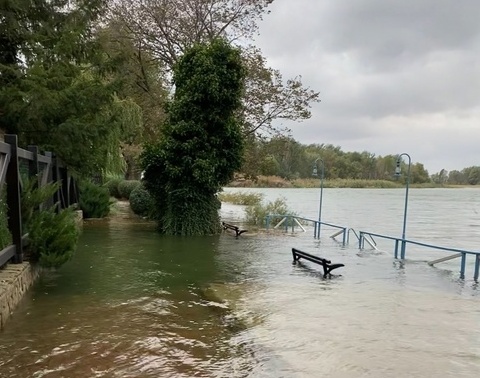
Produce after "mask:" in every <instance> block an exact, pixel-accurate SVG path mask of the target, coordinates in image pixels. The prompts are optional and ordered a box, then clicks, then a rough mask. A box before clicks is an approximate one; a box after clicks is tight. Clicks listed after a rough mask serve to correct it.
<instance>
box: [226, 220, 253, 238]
mask: <svg viewBox="0 0 480 378" xmlns="http://www.w3.org/2000/svg"><path fill="white" fill-rule="evenodd" d="M222 227H223V229H224V230H232V231H235V236H236V237H237V238H238V236H239V235H241V234H243V233H244V232H247V230H241V229H240V228H239V227H237V226H234V225H233V224H228V223H225V222H222Z"/></svg>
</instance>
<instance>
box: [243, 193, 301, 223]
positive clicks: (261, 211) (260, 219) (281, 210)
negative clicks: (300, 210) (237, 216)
mask: <svg viewBox="0 0 480 378" xmlns="http://www.w3.org/2000/svg"><path fill="white" fill-rule="evenodd" d="M245 213H246V215H247V218H246V221H247V223H248V224H251V225H255V226H259V227H265V226H266V218H267V215H296V214H295V213H294V212H292V211H291V210H290V209H289V208H288V206H287V203H286V199H285V198H277V199H276V200H275V201H270V202H268V203H267V204H266V205H264V204H262V203H259V204H257V205H254V206H249V207H247V209H246V210H245ZM281 219H282V218H281V217H278V216H277V217H275V216H274V217H272V218H271V219H270V223H278V222H280V220H281Z"/></svg>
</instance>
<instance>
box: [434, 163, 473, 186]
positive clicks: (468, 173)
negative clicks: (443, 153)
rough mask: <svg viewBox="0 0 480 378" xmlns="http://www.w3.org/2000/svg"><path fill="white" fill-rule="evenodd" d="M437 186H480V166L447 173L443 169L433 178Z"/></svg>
mask: <svg viewBox="0 0 480 378" xmlns="http://www.w3.org/2000/svg"><path fill="white" fill-rule="evenodd" d="M431 179H432V181H433V182H434V183H436V184H441V185H443V184H450V185H479V184H480V166H473V167H467V168H463V169H462V170H461V171H457V170H453V171H450V172H448V171H446V170H445V169H442V170H441V171H440V172H438V173H435V174H433V175H432V176H431Z"/></svg>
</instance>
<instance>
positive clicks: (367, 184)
mask: <svg viewBox="0 0 480 378" xmlns="http://www.w3.org/2000/svg"><path fill="white" fill-rule="evenodd" d="M319 181H320V180H319V179H318V178H309V179H294V180H286V179H283V178H281V177H278V176H258V177H257V178H256V179H255V180H253V179H246V178H236V179H235V180H234V181H232V182H231V183H229V184H228V185H227V187H232V188H317V187H318V186H319ZM404 186H405V183H404V182H403V180H398V181H389V180H353V179H333V180H323V187H324V188H351V189H361V188H365V189H374V188H379V189H389V188H392V189H394V188H402V187H404ZM410 187H411V188H467V187H470V188H471V187H475V185H440V184H435V183H433V182H429V183H423V184H410Z"/></svg>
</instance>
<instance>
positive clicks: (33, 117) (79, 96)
mask: <svg viewBox="0 0 480 378" xmlns="http://www.w3.org/2000/svg"><path fill="white" fill-rule="evenodd" d="M104 5H105V4H104V0H88V1H84V0H72V1H65V0H53V1H50V0H38V1H35V2H31V1H11V0H7V1H2V2H1V3H0V14H1V15H2V23H1V26H0V42H1V46H2V49H1V52H0V109H2V111H1V112H0V128H2V129H5V130H6V131H7V132H8V133H15V134H18V135H19V138H20V143H21V144H23V145H28V144H34V145H38V146H40V147H41V148H42V149H44V150H49V151H54V152H55V153H56V154H57V156H59V157H60V158H61V159H62V160H63V161H64V162H65V163H66V164H67V165H68V166H70V167H72V168H74V169H75V170H77V171H78V172H81V173H91V172H107V171H112V170H113V171H118V170H121V169H122V162H121V155H120V153H119V152H120V151H119V144H120V140H119V138H120V134H122V133H126V132H127V131H126V130H125V129H126V128H128V127H132V125H136V124H138V122H139V112H138V111H136V110H137V108H138V106H137V105H136V104H134V103H132V102H129V101H124V100H123V99H119V98H118V97H116V96H114V93H115V92H116V90H117V89H118V80H115V79H112V77H111V76H108V73H110V72H112V70H113V67H115V64H114V62H112V60H110V58H109V56H108V55H107V54H105V53H104V52H103V51H102V49H101V46H100V44H99V43H98V40H97V36H96V35H95V33H96V31H95V28H96V24H97V23H98V21H99V18H100V17H101V15H102V12H103V9H104Z"/></svg>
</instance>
